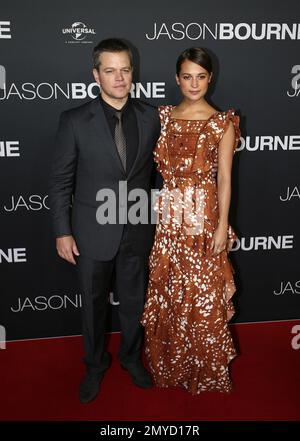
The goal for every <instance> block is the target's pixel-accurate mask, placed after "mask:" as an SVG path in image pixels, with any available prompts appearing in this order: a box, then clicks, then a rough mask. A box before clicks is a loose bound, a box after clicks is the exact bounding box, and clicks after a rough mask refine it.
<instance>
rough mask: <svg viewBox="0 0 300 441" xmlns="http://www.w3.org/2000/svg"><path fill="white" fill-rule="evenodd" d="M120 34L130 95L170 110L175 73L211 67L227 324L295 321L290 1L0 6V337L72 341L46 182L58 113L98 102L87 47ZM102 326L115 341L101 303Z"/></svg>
mask: <svg viewBox="0 0 300 441" xmlns="http://www.w3.org/2000/svg"><path fill="white" fill-rule="evenodd" d="M109 37H119V38H124V39H125V40H126V41H127V42H129V43H130V44H131V46H132V48H133V52H134V64H135V67H134V69H135V70H134V84H133V89H132V97H134V98H141V99H143V100H146V101H148V102H149V103H152V104H153V105H155V106H157V105H161V104H177V103H178V102H179V100H180V94H179V91H178V88H177V85H176V83H175V64H176V59H177V57H178V55H179V54H180V53H181V52H182V51H183V50H184V49H186V48H188V47H191V46H200V47H204V48H205V49H207V50H209V52H210V53H211V54H212V57H213V60H214V85H213V87H212V89H211V91H210V95H209V100H210V102H211V103H212V104H213V105H214V106H216V107H217V108H218V109H220V110H227V109H229V108H231V107H233V108H235V109H236V111H237V113H238V114H239V115H240V118H241V130H242V138H241V142H240V144H239V147H238V150H237V153H236V155H235V157H234V164H233V181H232V187H233V190H232V193H233V194H232V206H231V214H230V218H231V224H232V225H233V226H234V228H235V230H236V232H237V234H238V236H239V240H238V241H237V242H236V243H235V245H234V248H233V251H232V252H231V259H232V262H233V265H234V268H235V271H236V274H235V278H236V284H237V287H238V290H237V292H236V294H235V298H234V301H235V306H236V311H237V312H236V315H235V317H234V319H233V322H239V323H240V322H254V321H270V320H286V319H292V318H293V319H295V318H296V319H297V318H298V319H299V318H300V308H299V305H300V296H299V294H300V274H299V234H300V232H299V206H300V184H299V169H300V160H299V155H300V153H299V150H300V124H299V119H300V107H299V104H300V88H299V86H300V6H299V4H298V1H296V0H295V1H286V2H281V1H279V0H274V1H272V2H271V1H270V2H268V1H261V0H252V1H251V2H239V1H230V0H227V1H226V2H224V1H221V0H215V1H213V2H209V1H199V0H197V1H194V0H189V1H187V2H180V1H178V0H174V1H172V2H169V1H166V2H162V1H158V0H152V1H151V2H146V3H141V2H140V1H138V0H135V1H131V2H129V3H126V2H124V1H121V0H115V1H114V3H113V4H112V3H111V2H100V1H98V0H94V1H89V0H86V1H84V2H82V1H79V0H75V1H61V0H60V1H58V0H52V1H51V2H45V1H24V2H17V1H11V0H9V1H3V0H1V6H0V79H1V81H0V177H1V178H0V179H1V186H0V219H1V225H0V272H1V276H0V284H1V296H0V308H1V309H0V325H1V329H5V331H6V334H7V335H6V337H7V340H15V339H16V340H18V339H28V338H40V337H52V336H62V335H77V334H80V333H81V323H80V314H81V293H80V290H79V287H78V285H77V275H76V269H75V268H74V267H73V266H71V265H70V264H68V263H66V262H64V261H63V260H62V259H60V258H59V257H58V256H57V255H56V250H55V241H54V238H53V235H52V227H51V219H50V209H49V203H48V179H49V172H50V165H51V157H52V150H53V145H54V139H55V132H56V129H57V124H58V119H59V115H60V113H61V112H62V111H63V110H66V109H69V108H72V107H76V106H79V105H81V104H82V103H84V102H86V101H88V100H90V99H93V98H94V97H96V96H97V94H98V93H99V89H98V86H97V85H96V84H95V83H94V80H93V77H92V50H93V47H94V46H95V45H96V44H97V43H98V42H99V41H100V40H102V39H104V38H109ZM109 301H110V309H111V313H110V316H109V323H108V330H111V331H118V330H119V322H118V314H117V310H118V299H117V297H116V296H115V295H114V293H113V288H112V292H111V294H110V298H109Z"/></svg>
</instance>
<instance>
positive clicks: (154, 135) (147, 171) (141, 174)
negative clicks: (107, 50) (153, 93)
mask: <svg viewBox="0 0 300 441" xmlns="http://www.w3.org/2000/svg"><path fill="white" fill-rule="evenodd" d="M132 102H133V106H134V111H135V114H136V119H137V126H138V134H139V144H138V153H137V156H136V160H135V162H134V164H133V166H132V168H131V170H130V171H129V172H128V175H127V176H126V175H125V172H124V170H123V168H122V164H121V161H120V158H119V155H118V152H117V148H116V145H115V143H114V140H113V137H112V135H111V132H110V129H109V126H108V123H107V120H106V117H105V115H104V111H103V108H102V106H101V103H100V100H99V98H96V99H94V100H92V101H90V102H88V103H86V104H83V105H82V106H80V107H77V108H74V109H71V110H68V111H66V112H63V113H62V115H61V118H60V124H59V128H58V132H57V137H56V144H55V149H54V157H53V163H52V172H51V179H50V188H49V199H50V208H51V214H52V219H53V226H54V235H55V237H58V236H62V235H69V234H72V235H73V236H74V238H75V240H76V243H77V246H78V249H79V252H80V253H81V254H82V255H85V256H87V257H91V258H94V259H96V260H110V259H112V258H113V257H114V256H115V254H116V253H117V250H118V247H119V244H120V241H121V237H122V232H123V228H124V224H122V223H119V210H118V209H117V219H116V220H117V223H116V224H104V225H100V224H99V223H98V222H97V219H96V211H97V208H98V207H99V205H100V204H101V203H102V202H98V201H97V200H96V194H97V192H98V191H99V190H101V189H104V188H109V189H111V190H113V191H114V192H115V194H116V197H117V207H118V205H119V201H118V195H119V181H127V187H128V192H129V191H130V190H131V189H134V188H142V189H144V190H145V191H146V192H147V193H148V194H150V191H151V186H153V176H154V162H153V153H152V151H153V148H154V147H155V145H156V142H157V139H158V137H159V133H160V122H159V116H158V112H157V109H156V108H155V107H153V106H151V105H149V104H146V103H144V102H143V101H139V100H136V99H134V100H132ZM72 196H73V198H72ZM72 199H73V201H72ZM149 201H150V198H149ZM72 202H73V205H72ZM129 206H130V204H128V207H129ZM148 208H149V209H150V205H149V207H148ZM149 215H150V213H149ZM154 227H155V225H151V224H150V223H148V224H137V225H132V224H129V226H128V228H129V235H130V236H129V237H130V241H131V244H132V248H133V250H134V252H136V253H137V254H139V255H147V254H149V251H150V249H151V246H152V243H153V233H154Z"/></svg>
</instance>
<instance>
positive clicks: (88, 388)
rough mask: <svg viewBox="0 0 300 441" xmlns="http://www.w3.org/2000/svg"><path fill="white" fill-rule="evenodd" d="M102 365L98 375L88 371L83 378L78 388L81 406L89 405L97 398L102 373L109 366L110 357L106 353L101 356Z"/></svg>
mask: <svg viewBox="0 0 300 441" xmlns="http://www.w3.org/2000/svg"><path fill="white" fill-rule="evenodd" d="M103 364H104V368H103V371H101V372H99V373H95V372H90V371H88V372H87V373H86V374H85V377H84V379H83V380H82V382H81V383H80V387H79V399H80V402H81V403H83V404H87V403H90V402H91V401H93V400H94V399H95V398H96V397H97V395H98V393H99V389H100V384H101V381H102V380H103V377H104V372H105V371H106V370H107V369H108V368H109V367H110V365H111V356H110V355H109V354H108V353H106V354H105V355H104V356H103Z"/></svg>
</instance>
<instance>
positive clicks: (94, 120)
mask: <svg viewBox="0 0 300 441" xmlns="http://www.w3.org/2000/svg"><path fill="white" fill-rule="evenodd" d="M91 104H92V107H91V120H90V123H91V126H92V128H93V130H94V132H95V133H96V136H97V142H98V143H99V144H100V142H101V140H102V142H101V146H102V147H103V148H105V149H106V150H107V151H108V152H109V153H110V155H111V158H112V160H113V161H114V162H115V164H116V165H117V166H118V168H119V169H120V170H121V171H122V172H123V173H124V169H123V166H122V162H121V159H120V156H119V153H118V151H117V147H116V144H115V141H114V139H113V137H112V135H111V131H110V129H109V125H108V122H107V120H106V116H105V114H104V110H103V108H102V106H101V103H100V101H99V98H96V99H95V100H94V101H92V103H91ZM99 152H100V149H99Z"/></svg>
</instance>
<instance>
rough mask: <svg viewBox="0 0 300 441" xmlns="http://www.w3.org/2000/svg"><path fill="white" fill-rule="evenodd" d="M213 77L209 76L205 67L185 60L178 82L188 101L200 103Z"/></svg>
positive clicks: (177, 77)
mask: <svg viewBox="0 0 300 441" xmlns="http://www.w3.org/2000/svg"><path fill="white" fill-rule="evenodd" d="M211 76H212V74H209V73H208V72H207V70H206V69H204V67H201V66H199V64H197V63H193V61H190V60H185V61H184V62H183V63H182V65H181V69H180V72H179V75H176V82H177V84H178V86H179V87H180V90H181V92H182V94H183V96H184V97H185V98H186V99H188V100H190V101H198V100H199V99H201V98H203V97H204V96H205V94H206V92H207V89H208V83H209V82H210V80H211Z"/></svg>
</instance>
